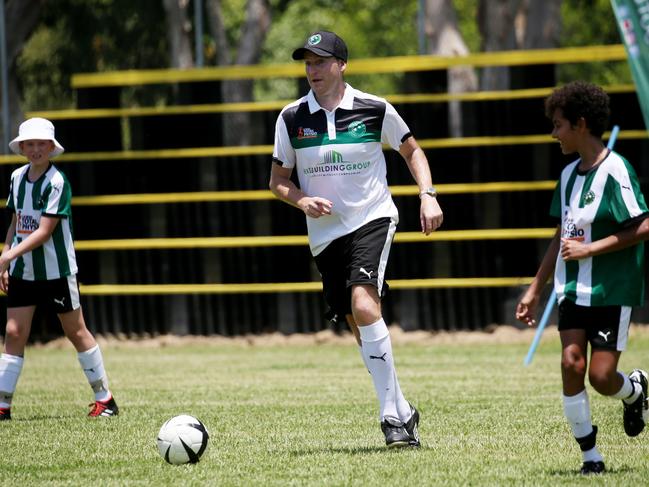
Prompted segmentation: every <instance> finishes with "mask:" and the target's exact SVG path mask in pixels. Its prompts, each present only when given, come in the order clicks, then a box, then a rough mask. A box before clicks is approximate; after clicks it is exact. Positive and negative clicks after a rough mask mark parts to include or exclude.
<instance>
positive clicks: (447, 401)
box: [0, 329, 649, 486]
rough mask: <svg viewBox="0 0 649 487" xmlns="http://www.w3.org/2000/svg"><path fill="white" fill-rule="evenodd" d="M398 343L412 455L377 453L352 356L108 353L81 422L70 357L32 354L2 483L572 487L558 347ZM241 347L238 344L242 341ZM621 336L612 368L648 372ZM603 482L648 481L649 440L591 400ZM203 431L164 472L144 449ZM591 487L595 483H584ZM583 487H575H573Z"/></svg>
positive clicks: (638, 342)
mask: <svg viewBox="0 0 649 487" xmlns="http://www.w3.org/2000/svg"><path fill="white" fill-rule="evenodd" d="M460 341H461V340H459V339H458V340H454V343H449V342H448V341H447V342H446V343H444V342H438V343H435V342H429V341H427V340H423V341H420V343H418V344H415V345H409V346H404V345H398V344H396V345H395V357H396V362H397V367H398V373H399V380H400V384H401V386H402V389H403V390H404V392H405V394H406V395H407V397H408V399H409V400H411V401H413V402H414V404H416V405H417V407H418V408H419V409H420V411H421V414H422V420H421V424H420V432H421V436H422V444H423V447H422V448H421V449H419V450H409V449H408V450H401V451H390V450H387V449H386V447H385V445H384V441H383V436H382V434H381V432H380V430H379V426H378V420H377V414H378V403H377V401H376V399H375V396H374V389H373V386H372V383H371V378H370V376H369V375H368V374H367V372H366V370H365V369H364V367H363V364H362V361H361V358H360V356H359V354H358V349H357V347H356V345H355V344H353V339H352V338H351V337H350V338H349V343H348V344H346V345H333V344H330V345H320V346H317V345H294V346H286V345H272V344H270V343H269V344H268V345H253V346H248V345H243V344H240V345H237V344H227V343H223V342H221V343H220V344H214V345H209V344H207V343H205V344H202V345H201V344H194V345H184V346H181V345H171V346H168V347H150V346H142V347H138V346H137V345H135V344H132V343H131V344H124V345H118V346H116V345H112V346H104V347H103V354H104V358H105V362H106V367H107V370H108V372H109V374H110V380H111V386H112V388H113V390H114V392H115V396H116V398H117V399H118V401H119V405H120V416H118V417H116V418H113V419H99V420H89V419H87V418H85V414H86V413H87V409H86V408H85V405H86V404H87V403H88V402H89V401H90V398H91V397H92V396H91V392H90V388H89V387H88V385H87V384H86V383H85V378H84V376H83V374H82V373H81V371H80V370H79V364H78V362H77V360H76V356H75V353H74V350H73V349H72V348H71V347H70V346H69V345H68V346H66V347H64V348H63V349H53V348H52V349H42V348H41V349H35V348H32V349H29V350H28V351H27V354H26V361H25V368H24V370H23V374H22V376H21V379H20V382H19V384H18V390H17V394H16V395H15V398H14V407H13V411H12V414H13V418H14V419H12V421H9V422H6V423H0V430H1V431H2V448H3V452H4V453H5V454H4V455H2V456H1V457H0V476H1V477H2V479H3V482H4V483H5V484H6V485H82V484H89V483H92V482H94V483H98V484H100V485H103V486H111V485H121V486H126V485H140V486H142V485H156V486H159V485H222V486H242V485H264V486H287V485H295V486H298V485H299V486H328V485H332V486H333V485H336V486H340V485H349V486H368V485H386V484H394V485H494V486H495V485H535V486H545V485H547V486H556V485H577V484H581V483H582V481H583V480H584V479H581V478H580V477H579V475H578V474H577V470H578V468H579V466H580V464H581V453H580V451H579V448H578V446H577V444H576V442H575V441H574V439H573V438H572V435H571V433H570V429H569V427H568V426H567V424H566V422H565V419H564V417H563V414H562V408H561V399H560V397H561V385H560V381H561V379H560V374H559V370H558V364H559V343H558V339H557V338H556V330H552V329H550V330H547V331H546V337H545V339H544V341H543V343H542V345H541V347H540V349H539V350H538V352H537V355H536V357H535V359H534V362H533V363H532V365H531V366H530V367H527V368H525V367H523V365H522V360H523V357H524V355H525V352H526V350H527V345H528V343H529V342H528V341H527V340H526V339H523V340H520V339H518V340H517V341H515V342H514V343H509V344H508V343H498V342H496V341H495V340H493V341H492V340H490V339H486V340H485V339H483V340H482V341H483V343H481V344H478V342H477V340H473V344H461V343H460ZM242 343H243V342H242ZM648 347H649V339H648V337H647V334H646V333H645V334H643V336H641V337H637V336H636V334H635V333H632V339H631V343H630V347H629V350H628V351H627V352H625V353H624V354H623V356H622V364H621V365H622V367H623V368H624V369H625V370H628V369H630V368H632V367H636V366H639V365H641V364H646V350H647V348H648ZM589 392H590V397H591V405H592V408H593V418H594V422H595V423H596V424H597V425H598V426H599V431H600V435H599V436H598V446H599V447H600V449H601V451H602V453H603V455H604V456H605V460H606V462H607V467H608V469H609V472H608V473H607V474H605V475H604V476H603V477H602V478H601V479H597V480H601V481H602V482H604V483H606V484H610V485H644V484H645V483H646V479H647V477H648V476H649V468H648V467H647V463H646V458H647V455H649V443H647V441H645V440H646V438H643V436H644V437H646V435H647V434H648V433H647V432H645V433H643V436H641V437H640V438H637V439H632V438H628V437H626V436H625V434H624V431H623V428H622V407H621V404H620V401H618V400H614V399H610V398H605V397H602V396H599V395H597V394H596V393H594V392H593V391H592V389H590V390H589ZM181 413H189V414H193V415H195V416H197V417H198V418H199V419H201V420H202V421H203V422H204V423H205V424H206V426H207V428H208V430H209V432H210V436H211V438H210V442H209V446H208V449H207V450H206V452H205V455H204V457H203V459H202V460H201V461H200V462H199V463H198V464H196V465H186V466H180V467H174V466H171V465H168V464H166V463H165V462H164V461H163V460H162V458H160V457H159V455H158V453H157V449H156V443H155V438H156V434H157V432H158V430H159V428H160V426H161V425H162V423H163V422H164V421H165V420H167V419H168V418H170V417H171V416H174V415H177V414H181ZM590 480H592V479H590ZM584 485H585V484H584Z"/></svg>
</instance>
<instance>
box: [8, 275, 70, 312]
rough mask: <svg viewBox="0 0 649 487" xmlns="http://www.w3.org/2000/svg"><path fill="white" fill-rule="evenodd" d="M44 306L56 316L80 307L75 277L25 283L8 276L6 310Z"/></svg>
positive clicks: (22, 280)
mask: <svg viewBox="0 0 649 487" xmlns="http://www.w3.org/2000/svg"><path fill="white" fill-rule="evenodd" d="M38 305H42V306H46V307H48V308H49V309H51V310H53V311H54V312H56V313H57V314H60V313H67V312H69V311H72V310H75V309H77V308H78V307H79V306H81V302H80V301H79V285H78V283H77V276H76V275H71V276H67V277H61V278H60V279H52V280H48V281H26V280H24V279H18V278H17V277H12V276H9V289H8V292H7V308H21V307H23V306H38Z"/></svg>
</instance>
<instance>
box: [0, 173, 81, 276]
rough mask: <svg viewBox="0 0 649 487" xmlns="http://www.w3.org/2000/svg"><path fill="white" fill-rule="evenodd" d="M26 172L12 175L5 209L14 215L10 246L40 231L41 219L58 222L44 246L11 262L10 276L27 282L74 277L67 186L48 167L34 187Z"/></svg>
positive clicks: (70, 194)
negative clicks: (48, 218)
mask: <svg viewBox="0 0 649 487" xmlns="http://www.w3.org/2000/svg"><path fill="white" fill-rule="evenodd" d="M28 171H29V164H27V165H25V166H23V167H20V168H18V169H16V170H15V171H14V172H13V173H12V174H11V185H10V188H9V198H8V199H7V208H8V209H10V210H12V211H13V212H15V213H16V233H15V234H14V238H13V242H12V244H11V246H12V247H15V246H16V245H18V244H19V243H20V242H22V241H23V240H24V239H25V238H27V237H28V236H29V235H30V234H31V233H32V232H34V231H35V230H36V229H37V228H38V227H39V224H40V220H41V215H48V216H55V217H58V218H59V219H60V221H59V224H58V225H56V228H55V229H54V232H53V233H52V236H51V237H50V239H49V240H48V241H47V242H45V243H44V244H43V245H42V246H41V247H37V248H35V249H34V250H32V251H31V252H27V253H26V254H24V255H22V256H20V257H18V258H17V259H14V260H13V261H12V262H11V266H10V267H9V273H10V274H11V275H12V276H13V277H17V278H20V279H25V280H28V281H42V280H50V279H58V278H60V277H65V276H68V275H71V274H76V272H77V259H76V256H75V253H74V242H73V238H72V222H71V217H72V209H71V207H70V201H71V199H72V190H71V188H70V183H69V182H68V180H67V178H66V177H65V176H64V175H63V173H62V172H60V171H59V170H58V169H57V168H56V167H55V166H54V165H53V164H51V163H50V167H49V168H48V170H47V171H46V172H45V173H44V174H43V175H42V176H41V177H40V178H38V179H37V180H36V181H34V182H33V183H32V182H30V181H29V179H28V178H27V173H28Z"/></svg>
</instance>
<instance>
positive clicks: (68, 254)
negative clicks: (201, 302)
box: [0, 118, 119, 421]
mask: <svg viewBox="0 0 649 487" xmlns="http://www.w3.org/2000/svg"><path fill="white" fill-rule="evenodd" d="M9 147H10V148H11V150H12V151H14V152H15V153H16V154H21V155H23V156H25V157H26V158H27V159H28V161H29V163H28V164H25V165H23V166H22V167H19V168H18V169H16V170H15V171H13V173H12V174H11V183H10V187H9V198H8V199H7V209H8V210H9V211H11V212H12V216H11V223H10V225H9V229H8V230H7V236H6V238H5V243H4V246H3V248H2V254H0V290H2V291H3V292H5V293H6V294H7V325H6V331H5V340H4V350H3V353H2V354H0V421H6V420H9V419H11V402H12V399H13V395H14V391H15V390H16V384H17V383H18V378H19V376H20V374H21V372H22V368H23V361H24V354H25V347H26V344H27V340H28V338H29V332H30V328H31V321H32V317H33V315H34V311H35V309H36V306H44V307H46V308H48V309H50V310H52V311H54V312H55V313H56V314H57V316H58V318H59V321H60V322H61V326H62V327H63V331H64V332H65V335H66V337H67V338H68V339H69V340H70V342H71V343H72V345H73V346H74V348H75V349H76V351H77V358H78V360H79V364H80V365H81V368H82V369H83V372H84V374H85V375H86V378H87V379H88V383H89V384H90V387H91V388H92V390H93V392H94V395H95V401H94V402H93V403H92V404H90V406H91V410H90V413H89V414H88V416H91V417H97V416H104V417H106V416H115V415H116V414H117V413H118V411H119V410H118V407H117V404H116V403H115V400H114V399H113V395H112V393H111V392H110V390H109V389H108V378H107V375H106V371H105V369H104V361H103V357H102V354H101V351H100V349H99V346H98V345H97V342H96V340H95V338H94V336H93V335H92V333H91V332H90V331H89V330H88V328H87V326H86V323H85V320H84V317H83V312H82V311H81V300H80V298H79V285H78V283H77V262H76V255H75V251H74V242H73V238H72V223H71V218H72V212H71V209H70V208H71V205H70V203H71V199H72V190H71V188H70V183H69V181H68V179H67V178H66V177H65V175H64V174H63V173H62V172H61V171H59V169H58V168H57V167H56V166H55V165H54V164H52V162H51V161H50V158H51V157H55V156H57V155H59V154H61V153H62V152H63V146H62V145H61V144H59V142H58V141H57V140H56V138H55V137H54V125H52V122H50V121H49V120H46V119H44V118H30V119H29V120H26V121H25V122H23V123H22V124H21V125H20V127H19V129H18V137H16V138H15V139H13V140H12V141H11V142H10V143H9Z"/></svg>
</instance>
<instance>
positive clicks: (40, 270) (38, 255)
mask: <svg viewBox="0 0 649 487" xmlns="http://www.w3.org/2000/svg"><path fill="white" fill-rule="evenodd" d="M32 266H33V267H34V279H35V280H37V281H41V280H46V279H47V269H46V268H45V248H44V247H43V246H42V245H41V246H40V247H36V248H35V249H34V250H32Z"/></svg>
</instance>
